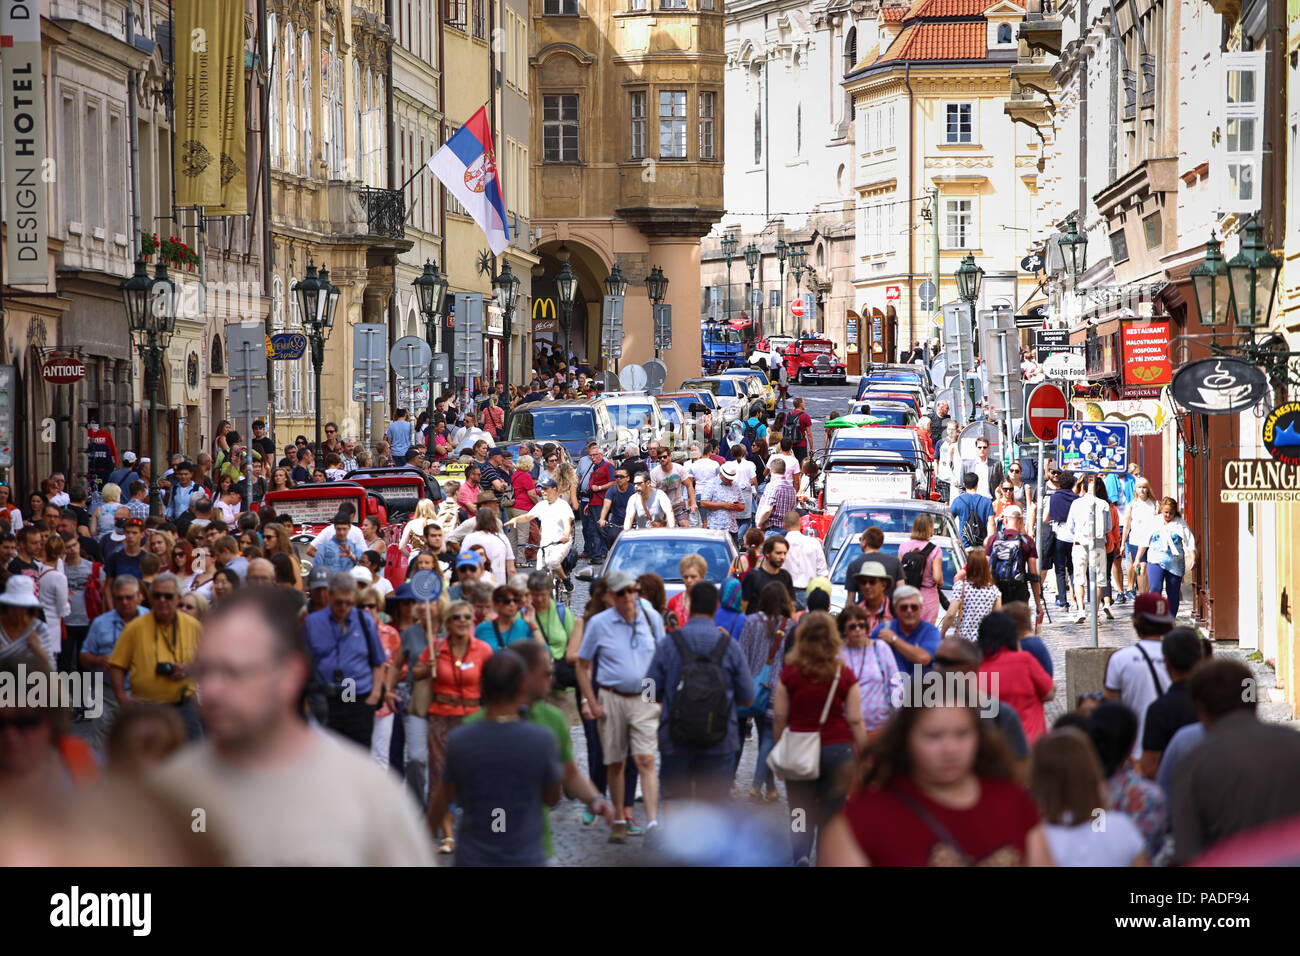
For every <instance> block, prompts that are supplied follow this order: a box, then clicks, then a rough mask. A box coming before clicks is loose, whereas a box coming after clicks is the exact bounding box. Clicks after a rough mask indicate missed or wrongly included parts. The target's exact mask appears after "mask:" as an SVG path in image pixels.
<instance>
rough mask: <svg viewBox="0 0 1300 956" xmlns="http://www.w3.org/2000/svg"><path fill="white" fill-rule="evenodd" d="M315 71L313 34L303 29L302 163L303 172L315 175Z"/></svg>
mask: <svg viewBox="0 0 1300 956" xmlns="http://www.w3.org/2000/svg"><path fill="white" fill-rule="evenodd" d="M312 72H313V67H312V61H311V34H309V33H308V32H307V31H306V30H303V31H302V165H303V173H304V174H305V175H307V176H311V175H314V174H315V172H316V170H315V169H313V168H312V167H313V165H314V164H313V162H312V160H313V159H315V154H314V153H313V152H312V142H311V115H312V112H313V108H314V107H315V105H316V104H315V101H314V100H313V99H312V95H311V75H312Z"/></svg>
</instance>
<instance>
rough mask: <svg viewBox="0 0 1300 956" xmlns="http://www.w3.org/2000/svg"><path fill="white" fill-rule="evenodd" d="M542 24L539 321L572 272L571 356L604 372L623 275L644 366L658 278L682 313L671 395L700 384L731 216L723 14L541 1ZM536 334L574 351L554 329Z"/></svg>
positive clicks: (691, 1) (538, 17)
mask: <svg viewBox="0 0 1300 956" xmlns="http://www.w3.org/2000/svg"><path fill="white" fill-rule="evenodd" d="M531 13H532V27H533V29H532V59H531V64H532V87H531V90H530V98H531V101H532V105H533V129H532V137H531V139H532V156H531V159H532V214H533V224H534V227H535V228H540V230H541V241H540V244H539V251H540V253H541V257H542V263H541V267H540V271H541V275H540V276H535V277H534V280H533V297H534V314H535V315H537V314H538V312H539V310H546V311H545V312H543V313H542V314H543V315H545V316H549V315H552V314H554V312H553V311H552V310H553V309H554V308H555V305H556V303H557V301H558V297H557V294H556V283H555V277H556V275H557V273H558V272H559V271H560V269H561V263H562V262H565V261H567V262H568V263H569V266H570V268H571V269H572V270H573V271H574V272H575V273H576V274H577V276H578V280H579V285H578V293H577V295H576V296H575V304H574V312H573V322H572V327H571V329H570V330H569V339H570V348H571V350H572V351H573V352H574V353H575V354H576V355H577V356H578V357H579V358H581V357H584V356H585V357H587V358H588V359H589V360H590V361H591V363H592V364H593V365H594V364H597V363H599V361H600V337H601V326H600V322H601V303H602V297H603V296H604V294H605V288H604V284H603V283H604V280H605V279H606V278H607V277H608V276H609V274H610V272H611V270H612V269H613V268H614V266H615V265H617V266H618V267H619V270H620V272H622V274H623V276H624V277H625V278H626V279H627V281H628V286H627V292H626V298H625V301H624V318H623V329H624V340H623V354H622V358H621V360H620V361H621V363H622V364H623V365H627V364H628V363H631V362H644V361H645V360H646V359H648V358H651V357H652V356H653V355H654V341H653V330H652V323H651V309H650V300H649V298H648V296H647V294H646V288H645V277H646V275H647V274H648V273H649V271H650V270H651V269H652V268H654V267H655V266H658V267H660V268H661V269H663V271H664V274H665V276H666V277H667V278H668V280H669V284H668V291H667V297H666V299H665V300H664V301H665V302H666V303H667V304H669V305H671V306H672V307H673V340H672V347H671V349H669V350H668V351H667V352H665V353H664V355H663V359H664V361H665V362H666V363H667V366H668V381H669V383H670V384H671V383H675V382H677V381H680V380H681V379H682V378H686V377H689V376H691V375H698V374H699V372H700V332H699V330H700V317H701V316H700V312H701V309H700V286H701V282H700V237H702V236H704V235H706V234H707V233H708V232H709V230H710V229H711V228H712V226H713V224H714V223H715V222H717V221H718V220H719V219H720V218H721V216H722V211H723V203H722V163H723V158H724V155H725V153H724V149H725V143H724V142H723V138H722V122H721V119H722V105H723V103H722V92H723V82H724V79H723V73H724V69H725V66H726V58H725V55H724V53H723V12H722V3H721V0H631V2H622V0H620V2H617V3H615V2H610V0H596V2H591V3H582V4H579V3H578V0H541V2H540V3H534V4H533V5H532V8H531ZM449 75H450V73H449ZM535 321H537V322H538V323H547V324H546V325H545V326H540V325H539V326H535V332H537V333H539V334H538V337H539V338H550V339H552V341H556V342H557V343H558V344H560V346H561V347H563V343H564V332H563V330H562V329H554V326H555V325H556V323H555V322H554V320H553V319H550V318H537V319H536V320H535Z"/></svg>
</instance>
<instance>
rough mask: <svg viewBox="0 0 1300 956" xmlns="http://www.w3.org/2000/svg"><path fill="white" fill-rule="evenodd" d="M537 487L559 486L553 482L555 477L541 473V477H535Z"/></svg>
mask: <svg viewBox="0 0 1300 956" xmlns="http://www.w3.org/2000/svg"><path fill="white" fill-rule="evenodd" d="M537 487H538V488H557V487H559V486H558V485H556V483H555V479H554V478H552V477H551V476H550V475H542V477H540V478H538V479H537Z"/></svg>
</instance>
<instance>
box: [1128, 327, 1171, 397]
mask: <svg viewBox="0 0 1300 956" xmlns="http://www.w3.org/2000/svg"><path fill="white" fill-rule="evenodd" d="M1120 339H1121V351H1122V352H1123V355H1124V384H1125V385H1132V386H1137V387H1143V386H1145V387H1152V386H1159V385H1168V384H1169V383H1170V382H1171V381H1173V377H1174V367H1173V363H1172V362H1171V361H1170V360H1169V323H1168V322H1143V323H1137V322H1125V323H1123V324H1121V326H1120Z"/></svg>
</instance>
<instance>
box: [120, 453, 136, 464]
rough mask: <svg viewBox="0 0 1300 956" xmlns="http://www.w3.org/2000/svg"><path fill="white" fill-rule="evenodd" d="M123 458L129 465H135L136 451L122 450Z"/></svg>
mask: <svg viewBox="0 0 1300 956" xmlns="http://www.w3.org/2000/svg"><path fill="white" fill-rule="evenodd" d="M122 460H123V461H124V462H126V463H127V464H128V465H134V464H135V452H133V451H124V452H122Z"/></svg>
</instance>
